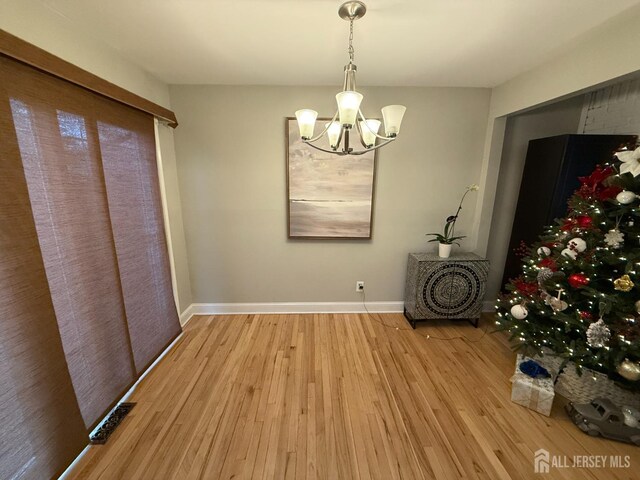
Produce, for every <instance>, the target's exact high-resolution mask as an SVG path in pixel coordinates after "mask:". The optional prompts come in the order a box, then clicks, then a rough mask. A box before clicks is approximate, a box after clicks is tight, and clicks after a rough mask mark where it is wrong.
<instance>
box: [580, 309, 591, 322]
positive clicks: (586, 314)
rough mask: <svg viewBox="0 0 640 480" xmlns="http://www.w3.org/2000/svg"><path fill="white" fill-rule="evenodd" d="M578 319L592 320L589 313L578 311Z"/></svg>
mask: <svg viewBox="0 0 640 480" xmlns="http://www.w3.org/2000/svg"><path fill="white" fill-rule="evenodd" d="M580 318H582V319H584V320H593V315H592V314H591V312H587V311H585V310H580Z"/></svg>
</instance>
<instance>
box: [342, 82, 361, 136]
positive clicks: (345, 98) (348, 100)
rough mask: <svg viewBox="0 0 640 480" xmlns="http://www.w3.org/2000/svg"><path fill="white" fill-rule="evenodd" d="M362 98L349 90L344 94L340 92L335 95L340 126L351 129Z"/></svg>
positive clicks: (359, 94)
mask: <svg viewBox="0 0 640 480" xmlns="http://www.w3.org/2000/svg"><path fill="white" fill-rule="evenodd" d="M362 98H363V97H362V94H361V93H358V92H353V91H349V90H347V91H346V92H340V93H338V94H337V95H336V101H337V102H338V114H339V116H340V124H341V125H344V126H346V125H348V126H349V127H353V124H354V123H356V117H357V116H358V110H359V109H360V103H361V102H362Z"/></svg>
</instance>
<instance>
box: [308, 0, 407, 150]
mask: <svg viewBox="0 0 640 480" xmlns="http://www.w3.org/2000/svg"><path fill="white" fill-rule="evenodd" d="M366 12H367V7H366V5H365V4H364V3H362V2H360V1H349V2H345V3H343V4H342V5H341V6H340V8H339V9H338V15H339V16H340V18H342V19H344V20H347V21H349V48H348V52H349V63H348V64H347V65H345V67H344V84H343V87H342V91H341V92H340V93H338V94H337V95H336V102H337V104H338V110H337V111H336V113H335V115H334V116H333V118H332V119H331V121H329V122H327V123H326V124H325V125H324V130H323V131H322V132H321V133H319V134H318V135H316V136H315V137H314V136H313V131H314V127H315V124H316V118H317V117H318V112H316V111H315V110H310V109H302V110H298V111H297V112H296V119H297V120H298V129H299V130H300V137H301V138H302V141H303V142H304V143H306V144H307V145H309V146H311V147H313V148H315V149H318V150H321V151H323V152H327V153H333V154H336V155H362V154H363V153H366V152H369V151H371V150H376V149H378V148H380V147H383V146H385V145H387V144H389V143H391V142H392V141H394V140H395V139H396V137H397V135H398V133H400V124H401V123H402V117H403V116H404V112H405V110H406V108H405V107H404V106H403V105H387V106H386V107H383V108H382V118H383V120H384V133H385V134H384V135H380V134H379V133H378V132H379V129H380V125H381V123H380V121H379V120H376V119H374V118H368V119H367V118H365V116H364V115H363V114H362V110H360V104H361V103H362V99H363V96H362V94H361V93H358V92H357V91H356V71H357V67H356V65H355V64H354V63H353V59H354V49H353V22H354V21H356V20H358V19H359V18H362V17H363V16H364V14H365V13H366ZM354 126H355V130H356V131H357V132H358V135H359V137H360V143H361V145H362V147H363V149H362V150H355V149H354V148H353V147H352V146H351V144H350V141H351V133H352V131H353V129H354ZM325 133H326V134H327V137H328V139H329V145H330V148H331V149H330V150H328V149H326V148H323V147H320V146H318V145H316V144H315V142H317V141H318V140H320V138H322V137H323V136H324V134H325Z"/></svg>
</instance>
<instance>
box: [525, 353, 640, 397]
mask: <svg viewBox="0 0 640 480" xmlns="http://www.w3.org/2000/svg"><path fill="white" fill-rule="evenodd" d="M535 360H536V361H537V362H538V363H540V364H541V365H542V366H544V367H545V368H546V369H547V370H549V372H550V373H551V375H552V376H553V377H554V378H555V379H556V380H555V382H556V383H555V387H554V390H555V392H556V393H557V394H558V395H562V396H563V397H565V398H567V399H568V400H570V401H572V402H574V403H588V402H590V401H591V400H593V399H594V398H596V397H605V398H608V399H609V400H611V401H612V402H613V403H615V404H616V405H618V406H619V407H622V406H630V407H635V408H640V394H639V393H634V392H630V391H629V390H625V389H624V388H622V387H619V386H618V385H616V383H615V382H614V381H613V380H611V379H610V378H609V377H608V376H607V375H605V374H604V373H600V372H596V371H594V370H591V369H589V368H583V369H582V375H578V372H577V371H576V366H575V363H573V362H569V363H568V364H567V365H566V366H565V367H564V369H563V370H562V372H561V373H560V375H558V370H559V369H560V365H561V364H562V359H561V358H560V357H557V356H555V355H551V354H546V355H544V356H542V357H535Z"/></svg>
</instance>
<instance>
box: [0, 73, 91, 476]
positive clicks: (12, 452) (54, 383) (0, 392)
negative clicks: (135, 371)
mask: <svg viewBox="0 0 640 480" xmlns="http://www.w3.org/2000/svg"><path fill="white" fill-rule="evenodd" d="M0 77H1V78H3V81H2V82H0V138H1V141H0V192H2V194H0V252H2V255H0V381H1V382H2V387H1V388H0V478H3V479H14V478H15V479H18V478H19V479H44V478H52V477H54V476H57V475H58V474H60V473H61V472H62V471H63V470H64V469H65V468H66V466H67V465H68V464H69V463H70V462H71V461H72V460H73V458H74V457H75V456H76V455H78V453H79V452H80V451H81V450H82V448H83V447H84V445H85V444H86V441H87V440H86V430H85V426H84V423H83V421H82V417H81V415H80V410H79V408H78V404H77V402H76V397H75V393H74V390H73V386H72V384H71V378H70V376H69V372H68V370H67V362H66V360H65V355H64V351H63V348H62V342H61V340H60V334H59V332H58V326H57V323H56V317H55V314H54V310H53V305H52V302H51V297H50V294H49V287H48V284H47V278H46V275H45V269H44V264H43V261H42V256H41V254H40V247H39V245H38V238H37V235H36V228H35V224H34V220H33V215H32V213H31V205H30V202H29V195H28V191H27V184H26V180H25V177H24V171H23V167H22V161H21V158H20V153H19V149H18V143H17V138H16V136H15V131H14V127H13V122H12V113H11V111H10V103H9V100H10V98H9V96H8V92H7V91H6V88H5V87H6V86H7V83H6V82H5V81H4V79H5V78H6V77H4V70H2V71H0Z"/></svg>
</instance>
